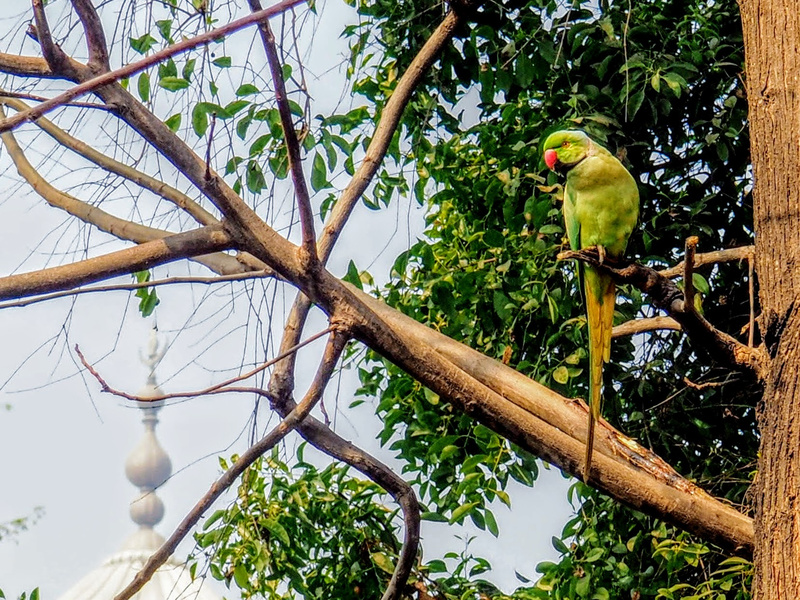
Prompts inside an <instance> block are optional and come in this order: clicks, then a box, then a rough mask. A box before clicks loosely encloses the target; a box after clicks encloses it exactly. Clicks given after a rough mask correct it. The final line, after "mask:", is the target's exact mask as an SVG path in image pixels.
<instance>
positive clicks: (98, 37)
mask: <svg viewBox="0 0 800 600" xmlns="http://www.w3.org/2000/svg"><path fill="white" fill-rule="evenodd" d="M72 8H74V9H75V12H76V13H78V18H79V19H80V20H81V24H82V25H83V31H84V35H85V37H86V46H87V47H88V49H89V63H88V67H89V68H90V69H92V70H93V71H94V72H96V73H101V72H105V71H110V70H111V67H110V66H109V64H108V47H107V46H106V36H105V34H104V33H103V23H102V22H101V21H100V15H98V14H97V11H96V10H95V8H94V6H93V5H92V2H91V0H72Z"/></svg>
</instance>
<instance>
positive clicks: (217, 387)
mask: <svg viewBox="0 0 800 600" xmlns="http://www.w3.org/2000/svg"><path fill="white" fill-rule="evenodd" d="M334 331H336V327H335V326H333V325H331V326H330V327H328V328H327V329H323V330H322V331H320V332H319V333H315V334H314V335H312V336H311V337H310V338H307V339H305V340H303V341H302V342H300V343H299V344H296V345H295V346H293V347H292V348H289V349H288V350H286V351H284V352H281V353H280V354H279V355H278V356H276V357H275V358H272V359H270V360H268V361H266V362H264V363H262V364H260V365H259V366H257V367H256V368H255V369H251V370H250V371H248V372H247V373H243V374H242V375H237V376H236V377H232V378H231V379H227V380H225V381H223V382H221V383H215V384H214V385H211V386H209V387H207V388H204V389H202V390H196V391H193V392H175V393H173V394H161V395H158V396H139V395H136V394H128V393H127V392H123V391H120V390H117V389H114V388H112V387H111V386H110V385H108V383H106V381H105V379H103V377H102V376H101V375H100V373H98V372H97V370H96V369H95V368H94V367H93V366H92V365H91V364H90V363H89V361H87V360H86V358H85V357H84V355H83V353H82V352H81V349H80V348H79V347H78V345H77V344H76V345H75V353H76V354H77V355H78V358H80V361H81V363H83V366H84V367H86V370H87V371H89V373H91V374H92V376H93V377H94V378H95V379H97V382H98V383H99V384H100V391H101V392H106V393H108V394H112V395H114V396H119V397H120V398H125V399H126V400H132V401H134V402H145V403H148V402H163V401H164V400H176V399H178V398H198V397H200V396H207V395H209V394H219V393H223V394H224V393H225V392H229V391H231V386H232V385H233V384H234V383H239V382H241V381H245V380H247V379H250V378H251V377H252V376H253V375H257V374H258V373H261V372H262V371H264V370H266V369H268V368H270V367H271V366H272V365H274V364H275V363H278V362H280V361H282V360H283V359H284V358H286V357H287V356H289V355H291V354H294V353H295V352H297V351H298V350H300V348H302V347H304V346H307V345H308V344H310V343H311V342H313V341H315V340H318V339H319V338H321V337H322V336H324V335H327V334H329V333H331V332H334Z"/></svg>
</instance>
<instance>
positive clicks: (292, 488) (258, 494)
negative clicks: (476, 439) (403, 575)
mask: <svg viewBox="0 0 800 600" xmlns="http://www.w3.org/2000/svg"><path fill="white" fill-rule="evenodd" d="M235 459H236V457H233V458H232V460H235ZM222 467H223V468H227V467H228V463H227V462H226V461H224V460H223V461H222ZM384 503H385V494H384V492H383V490H381V488H379V487H378V486H376V485H375V484H374V483H372V482H368V481H363V480H361V479H357V478H354V477H352V476H351V475H350V474H349V470H348V469H347V468H346V467H341V466H339V465H330V466H328V467H327V468H325V469H322V470H319V469H317V468H316V467H314V466H313V465H311V464H309V463H306V462H304V461H303V455H302V448H301V451H300V452H298V457H297V462H296V463H295V464H294V465H292V466H291V467H290V466H288V465H287V464H286V463H284V462H282V461H281V460H280V459H279V454H278V452H277V451H276V452H273V453H272V455H271V456H270V457H268V458H264V459H261V460H259V461H258V462H256V463H255V464H254V465H253V467H251V468H250V469H249V470H248V471H247V472H246V473H245V475H244V476H243V478H242V483H241V485H240V486H239V491H238V495H237V498H236V500H235V502H234V504H233V506H231V507H229V508H227V509H221V510H218V511H217V512H215V513H214V514H213V515H212V516H211V517H210V518H209V519H208V520H207V521H206V523H205V526H204V530H203V531H202V532H200V533H197V534H196V535H195V539H196V541H197V544H198V546H199V547H200V548H208V549H209V551H211V550H212V549H213V552H214V558H213V562H212V563H211V574H212V575H213V576H214V577H215V578H216V579H219V580H222V581H225V582H226V583H227V584H228V585H230V584H231V583H235V584H236V586H237V587H238V588H239V590H240V593H241V597H242V598H252V597H264V598H269V599H279V598H281V599H283V598H287V599H288V598H343V599H344V598H356V597H363V598H379V597H380V595H381V593H382V590H383V588H384V587H385V586H386V584H387V583H388V581H389V578H390V577H391V573H392V571H393V569H394V561H395V560H396V557H397V552H398V550H399V548H400V546H399V543H398V542H397V538H396V533H395V528H396V526H397V522H396V520H395V515H394V512H393V511H390V510H389V509H387V508H386V507H385V506H384Z"/></svg>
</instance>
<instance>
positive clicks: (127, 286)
mask: <svg viewBox="0 0 800 600" xmlns="http://www.w3.org/2000/svg"><path fill="white" fill-rule="evenodd" d="M272 276H273V272H272V271H271V270H266V271H249V272H247V273H235V274H232V275H218V276H216V277H183V276H176V277H165V278H164V279H154V280H152V281H142V282H136V283H118V284H109V285H97V286H92V287H86V288H78V289H74V290H64V291H63V292H54V293H52V294H44V295H43V296H36V297H35V298H26V299H25V300H16V301H14V302H6V303H5V304H0V310H3V309H4V308H21V307H23V306H28V305H30V304H36V303H38V302H45V301H47V300H55V299H56V298H65V297H69V296H81V295H83V294H94V293H98V292H119V291H132V290H140V289H142V288H150V287H158V286H163V285H177V284H186V283H200V284H204V285H211V284H215V283H227V282H229V281H245V280H248V279H263V278H266V277H272Z"/></svg>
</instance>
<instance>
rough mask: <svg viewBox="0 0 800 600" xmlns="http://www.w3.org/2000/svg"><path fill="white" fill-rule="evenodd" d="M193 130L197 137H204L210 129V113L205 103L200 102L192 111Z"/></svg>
mask: <svg viewBox="0 0 800 600" xmlns="http://www.w3.org/2000/svg"><path fill="white" fill-rule="evenodd" d="M192 129H194V132H195V134H197V137H203V136H204V135H205V134H206V130H207V129H208V112H207V107H206V105H205V103H204V102H200V103H198V104H196V105H195V107H194V108H193V109H192Z"/></svg>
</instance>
